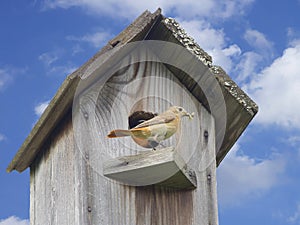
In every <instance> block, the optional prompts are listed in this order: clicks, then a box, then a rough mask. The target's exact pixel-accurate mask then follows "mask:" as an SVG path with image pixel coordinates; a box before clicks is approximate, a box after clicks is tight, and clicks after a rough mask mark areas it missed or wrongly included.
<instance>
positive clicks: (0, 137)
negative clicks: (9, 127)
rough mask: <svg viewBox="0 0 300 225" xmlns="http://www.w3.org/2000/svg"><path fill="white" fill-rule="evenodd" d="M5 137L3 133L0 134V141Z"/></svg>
mask: <svg viewBox="0 0 300 225" xmlns="http://www.w3.org/2000/svg"><path fill="white" fill-rule="evenodd" d="M5 139H6V137H5V136H4V135H3V134H0V142H1V141H4V140H5Z"/></svg>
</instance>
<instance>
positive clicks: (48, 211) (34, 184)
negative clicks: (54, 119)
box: [30, 117, 83, 225]
mask: <svg viewBox="0 0 300 225" xmlns="http://www.w3.org/2000/svg"><path fill="white" fill-rule="evenodd" d="M74 150H75V148H74V139H73V131H72V123H71V119H70V117H69V119H67V120H66V121H65V122H64V123H62V124H61V125H60V126H59V128H58V129H56V132H55V135H52V136H51V137H50V138H49V140H48V142H47V144H45V145H44V151H43V153H42V154H40V155H39V157H38V159H37V160H36V161H35V163H34V164H32V166H31V170H30V224H70V225H72V224H83V223H80V221H79V220H78V218H79V214H78V210H77V209H79V208H80V207H79V204H81V203H80V202H78V198H77V197H76V195H78V191H77V186H76V184H75V183H74V177H75V173H74V168H75V163H76V162H75V151H74Z"/></svg>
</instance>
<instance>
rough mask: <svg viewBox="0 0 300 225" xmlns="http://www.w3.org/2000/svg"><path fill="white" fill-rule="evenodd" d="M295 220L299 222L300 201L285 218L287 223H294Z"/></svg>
mask: <svg viewBox="0 0 300 225" xmlns="http://www.w3.org/2000/svg"><path fill="white" fill-rule="evenodd" d="M297 221H299V222H300V203H298V204H297V209H296V211H295V212H294V214H293V215H292V216H289V217H288V218H287V222H289V223H296V222H297Z"/></svg>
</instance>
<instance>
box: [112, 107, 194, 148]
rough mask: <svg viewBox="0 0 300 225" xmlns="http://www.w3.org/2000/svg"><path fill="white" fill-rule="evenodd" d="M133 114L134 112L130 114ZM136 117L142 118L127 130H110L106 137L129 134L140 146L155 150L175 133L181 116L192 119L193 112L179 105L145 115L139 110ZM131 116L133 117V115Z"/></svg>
mask: <svg viewBox="0 0 300 225" xmlns="http://www.w3.org/2000/svg"><path fill="white" fill-rule="evenodd" d="M139 114H140V115H139ZM133 115H134V114H132V116H133ZM136 117H137V118H138V117H140V118H142V120H138V121H137V122H136V123H137V125H136V126H134V127H132V128H130V129H128V130H125V129H115V130H112V131H110V132H109V134H108V135H107V137H108V138H118V137H126V136H131V137H132V138H133V140H134V141H135V142H136V143H137V144H139V145H140V146H142V147H144V148H153V149H154V150H155V147H156V146H158V145H159V144H161V142H162V141H163V140H166V139H168V138H170V137H171V136H172V135H173V134H175V133H176V131H177V130H178V128H179V125H180V123H181V118H182V117H188V118H189V119H193V117H194V113H191V114H190V113H188V112H187V111H186V110H185V109H184V108H183V107H181V106H171V107H170V108H169V109H168V110H166V111H165V112H163V113H161V114H158V115H156V114H151V113H150V114H149V113H148V114H147V116H145V115H144V116H143V115H142V113H141V112H140V113H136ZM132 118H134V116H133V117H132ZM148 118H149V119H148ZM144 119H145V120H144ZM130 121H131V122H132V121H133V120H130V118H129V123H130ZM133 122H134V121H133ZM129 127H130V126H129Z"/></svg>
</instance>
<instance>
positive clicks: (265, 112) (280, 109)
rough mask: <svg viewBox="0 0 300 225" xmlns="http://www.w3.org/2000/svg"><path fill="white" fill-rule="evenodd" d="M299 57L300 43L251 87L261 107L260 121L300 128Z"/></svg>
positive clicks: (277, 60) (264, 72) (270, 67)
mask: <svg viewBox="0 0 300 225" xmlns="http://www.w3.org/2000/svg"><path fill="white" fill-rule="evenodd" d="M299 58H300V44H298V45H296V46H292V47H289V48H287V49H286V50H285V51H284V53H283V55H282V56H281V57H279V58H277V59H276V60H274V62H273V63H272V64H271V65H270V66H269V67H267V68H265V69H263V70H262V72H261V73H260V74H258V75H257V76H256V77H255V78H254V79H253V80H252V82H251V83H250V85H249V86H248V87H247V89H248V90H247V91H248V92H250V94H251V96H252V97H253V98H254V100H255V101H256V102H257V103H258V105H259V107H260V110H259V113H258V115H257V116H256V118H255V121H256V122H259V123H261V124H267V125H270V124H277V125H279V126H284V127H286V128H300V113H299V111H300V98H299V96H300V88H299V87H300V76H299Z"/></svg>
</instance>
